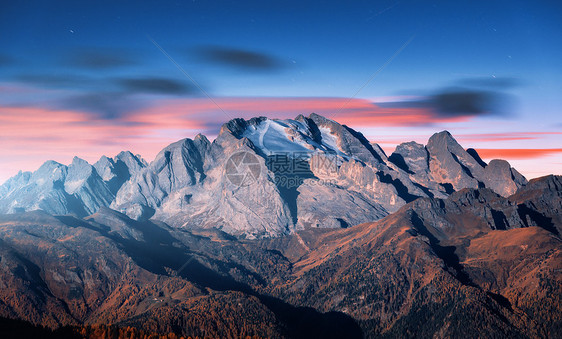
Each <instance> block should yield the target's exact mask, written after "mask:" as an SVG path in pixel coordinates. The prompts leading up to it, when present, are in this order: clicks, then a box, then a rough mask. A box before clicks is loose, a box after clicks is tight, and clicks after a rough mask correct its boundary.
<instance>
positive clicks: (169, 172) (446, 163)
mask: <svg viewBox="0 0 562 339" xmlns="http://www.w3.org/2000/svg"><path fill="white" fill-rule="evenodd" d="M236 153H240V154H242V155H246V154H247V155H248V157H251V158H252V159H253V161H255V166H256V170H257V171H258V172H257V173H256V178H255V181H256V183H255V185H254V184H252V185H237V183H234V184H233V182H232V180H231V179H232V175H236V173H225V169H226V168H227V167H228V165H229V162H228V161H229V159H231V156H232V155H234V154H236ZM231 160H236V159H231ZM230 164H233V162H232V161H231V162H230ZM242 165H244V164H242ZM246 165H247V164H246ZM232 169H233V170H235V171H236V170H237V167H235V166H234V167H232ZM244 169H246V170H249V169H250V168H248V167H247V166H245V167H244ZM244 169H243V168H240V170H241V171H242V172H244ZM242 174H243V173H242ZM250 174H251V173H250ZM229 175H230V176H229ZM526 182H527V181H526V179H525V178H524V177H523V176H522V175H521V174H519V173H518V172H517V171H516V170H515V169H513V168H511V167H510V165H509V164H508V163H507V162H505V161H502V160H493V161H491V162H490V163H489V164H486V163H484V162H483V161H482V160H481V159H480V157H479V156H478V154H477V153H476V151H474V150H471V149H469V150H465V149H464V148H462V147H461V146H460V145H459V144H458V143H457V142H456V140H455V139H454V138H453V137H452V136H451V134H450V133H448V132H446V131H444V132H440V133H437V134H435V135H433V136H432V137H431V138H430V139H429V141H428V143H427V145H426V146H424V145H421V144H417V143H415V142H409V143H404V144H401V145H399V146H398V147H397V148H396V151H395V152H394V153H392V154H391V155H390V156H387V155H386V154H385V153H384V151H383V150H382V149H381V148H380V147H379V146H378V145H377V144H374V143H370V142H369V141H368V140H367V139H366V138H365V137H364V136H363V135H362V134H361V133H359V132H357V131H354V130H352V129H351V128H348V127H346V126H342V125H340V124H339V123H337V122H335V121H333V120H330V119H327V118H324V117H322V116H319V115H316V114H311V115H310V116H309V117H304V116H302V115H300V116H298V117H297V118H296V119H294V120H272V119H267V118H253V119H250V120H248V121H246V120H243V119H234V120H232V121H229V122H228V123H226V124H225V125H223V126H222V128H221V130H220V133H219V135H218V136H217V138H216V139H215V140H214V141H213V142H210V141H209V140H208V139H207V138H206V137H205V136H203V135H197V136H196V137H195V138H194V139H193V140H191V139H183V140H180V141H177V142H175V143H173V144H171V145H169V146H167V147H166V148H164V149H163V150H162V151H160V153H158V155H157V156H156V158H155V159H154V161H152V162H151V163H150V164H148V163H147V162H146V161H144V160H143V159H142V158H141V157H140V156H136V155H133V154H132V153H130V152H121V153H120V154H118V155H117V156H116V157H114V158H108V157H105V156H103V157H102V158H101V159H100V160H99V161H98V162H96V163H95V164H93V165H90V164H88V163H87V162H86V161H84V160H82V159H80V158H77V157H76V158H74V160H73V162H72V164H70V165H69V166H65V165H62V164H59V163H56V162H54V161H48V162H46V163H45V164H43V166H41V167H40V168H39V169H38V170H37V171H35V172H33V173H30V172H20V173H19V174H18V175H16V176H15V177H13V178H11V179H9V180H8V181H7V182H6V183H5V184H4V185H2V186H0V213H15V212H22V211H31V210H43V211H45V212H47V213H51V214H72V215H75V216H77V217H85V216H88V215H90V214H92V213H95V212H96V211H98V210H99V209H100V208H101V207H110V208H112V209H114V210H116V211H119V212H122V213H124V214H126V215H127V216H129V217H131V218H133V219H135V220H146V219H149V218H153V219H157V220H161V221H164V222H166V223H168V224H169V225H171V226H175V227H181V228H186V229H192V228H218V229H221V230H223V231H225V232H227V233H229V234H232V235H235V236H244V237H248V238H262V237H272V236H280V235H286V234H291V233H292V232H294V231H296V230H302V229H305V228H307V227H324V228H340V227H349V226H353V225H357V224H360V223H363V222H369V221H374V220H378V219H381V218H383V217H385V216H386V215H388V214H389V213H393V212H396V211H397V210H398V209H399V208H400V207H402V206H404V205H405V204H406V203H408V202H411V201H413V200H415V199H417V198H419V197H430V198H433V197H436V198H445V197H447V196H448V195H449V194H451V193H452V192H454V191H458V190H460V189H463V188H482V187H487V188H490V189H491V190H493V191H494V192H496V193H498V194H500V195H503V196H508V195H511V194H513V193H515V191H516V190H517V189H518V188H519V187H521V186H522V185H524V184H525V183H526Z"/></svg>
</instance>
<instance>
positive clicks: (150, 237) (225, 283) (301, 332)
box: [58, 213, 363, 338]
mask: <svg viewBox="0 0 562 339" xmlns="http://www.w3.org/2000/svg"><path fill="white" fill-rule="evenodd" d="M116 214H117V213H116ZM124 218H126V217H125V216H122V217H121V219H122V220H123V219H124ZM58 219H59V220H60V221H61V222H63V223H65V224H66V225H68V226H71V227H86V228H88V229H93V230H96V231H97V232H99V233H100V234H102V235H103V236H105V237H108V238H110V239H112V240H113V241H115V242H116V243H118V244H119V245H120V247H121V249H122V250H123V251H124V252H126V253H127V255H129V256H130V257H131V258H132V259H133V260H134V261H135V262H136V263H137V264H138V265H139V266H141V267H142V268H144V269H146V270H148V271H150V272H152V273H155V274H159V275H169V274H170V273H169V272H170V270H169V269H171V270H173V271H175V273H176V274H177V275H178V276H180V277H182V278H184V279H186V280H188V281H190V282H192V283H194V284H195V285H198V286H200V287H201V288H202V289H203V290H204V289H205V288H210V289H213V290H216V291H238V292H243V293H246V294H248V295H252V296H255V297H257V298H258V299H259V300H260V301H261V302H262V303H263V304H264V305H265V306H267V307H268V308H269V309H270V310H271V311H272V312H273V313H274V314H275V316H276V317H277V318H278V319H279V320H281V321H282V322H283V323H284V325H285V326H286V331H287V332H288V333H287V334H288V336H289V337H291V338H305V337H323V338H344V337H345V338H362V337H363V335H362V332H361V329H360V327H359V325H358V324H357V323H356V322H355V320H354V319H353V318H351V317H350V316H348V315H346V314H344V313H339V312H329V313H321V312H318V311H316V310H315V309H313V308H308V307H295V306H292V305H290V304H288V303H286V302H284V301H282V300H280V299H277V298H274V297H271V296H266V295H262V294H259V293H257V292H255V291H254V290H253V289H252V288H251V287H249V286H248V285H246V284H244V283H240V282H238V281H236V280H234V279H233V278H232V277H230V276H228V275H222V274H219V273H218V272H216V271H214V270H212V269H210V268H208V267H206V266H205V265H203V264H202V263H200V262H199V261H198V260H197V258H198V257H200V256H199V255H197V254H196V253H193V252H191V253H190V251H189V250H188V249H187V248H184V247H178V244H179V243H180V241H179V240H177V239H176V238H174V237H173V236H172V235H171V234H170V232H168V231H167V230H165V229H164V228H162V227H160V226H158V225H156V224H154V223H152V222H150V221H146V222H138V221H134V220H130V219H129V220H126V221H127V224H128V226H130V227H131V228H133V229H136V230H137V231H139V232H141V233H142V235H143V239H144V241H139V240H136V239H125V238H123V237H122V236H121V235H119V234H117V233H115V232H113V231H108V228H107V227H100V228H99V229H98V228H96V227H94V226H92V225H91V224H89V223H88V222H86V221H83V220H80V219H77V218H75V217H71V216H63V217H58ZM96 224H97V223H96ZM102 226H103V225H102ZM213 261H214V263H215V264H217V263H218V266H219V267H223V268H224V269H226V270H228V269H229V268H234V267H237V268H239V269H240V267H239V266H238V265H236V264H232V263H227V262H224V261H217V260H213ZM166 268H169V269H168V270H167V269H166ZM244 273H246V274H255V273H252V272H248V271H247V270H244ZM258 278H259V279H258V281H260V282H262V283H263V282H264V281H263V279H262V278H260V277H258Z"/></svg>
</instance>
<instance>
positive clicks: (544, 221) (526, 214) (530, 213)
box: [517, 204, 560, 236]
mask: <svg viewBox="0 0 562 339" xmlns="http://www.w3.org/2000/svg"><path fill="white" fill-rule="evenodd" d="M517 213H518V214H519V217H520V218H521V220H523V222H524V223H525V226H527V227H529V226H532V224H529V219H530V220H532V221H534V222H535V223H536V224H537V225H538V226H539V227H542V228H544V229H545V230H547V231H549V232H551V233H553V234H555V235H557V236H560V233H559V232H558V229H557V228H556V226H555V225H554V223H553V222H552V218H549V217H546V216H544V215H542V214H541V213H539V212H537V211H535V210H533V209H531V208H529V206H527V205H526V204H519V205H518V206H517Z"/></svg>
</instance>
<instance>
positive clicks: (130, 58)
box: [61, 47, 138, 70]
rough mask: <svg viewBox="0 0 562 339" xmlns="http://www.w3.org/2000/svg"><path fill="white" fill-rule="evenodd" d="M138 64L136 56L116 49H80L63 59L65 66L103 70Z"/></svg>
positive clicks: (66, 54) (69, 52)
mask: <svg viewBox="0 0 562 339" xmlns="http://www.w3.org/2000/svg"><path fill="white" fill-rule="evenodd" d="M137 62H138V60H137V58H136V54H133V53H131V52H130V51H128V50H124V49H116V48H93V47H86V48H79V49H73V50H71V51H68V52H66V53H65V54H64V56H63V57H62V58H61V63H62V64H63V66H72V67H76V68H83V69H89V70H101V69H109V68H117V67H125V66H131V65H134V64H136V63H137Z"/></svg>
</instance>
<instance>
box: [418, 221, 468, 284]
mask: <svg viewBox="0 0 562 339" xmlns="http://www.w3.org/2000/svg"><path fill="white" fill-rule="evenodd" d="M411 221H412V224H413V225H414V227H415V228H416V230H417V231H418V232H419V233H420V234H421V235H424V236H426V237H427V238H428V239H429V245H430V246H431V249H432V250H433V251H434V252H435V254H436V255H437V256H438V257H439V258H440V259H441V260H443V262H444V263H445V265H446V266H447V267H448V268H451V269H452V270H453V271H454V273H455V274H454V275H455V277H456V278H457V279H458V280H459V281H460V282H461V283H462V284H464V285H468V286H473V287H477V285H476V284H475V283H474V282H472V280H471V279H470V276H469V275H468V274H467V273H466V272H465V271H464V267H463V266H462V265H461V263H460V260H459V257H458V256H457V254H456V253H455V250H456V247H455V246H441V245H440V241H439V239H437V238H436V237H435V236H434V235H433V234H432V233H431V232H430V231H429V230H428V229H427V227H426V226H425V225H424V223H423V220H422V219H421V218H420V217H419V215H418V214H417V213H416V212H412V217H411Z"/></svg>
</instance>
